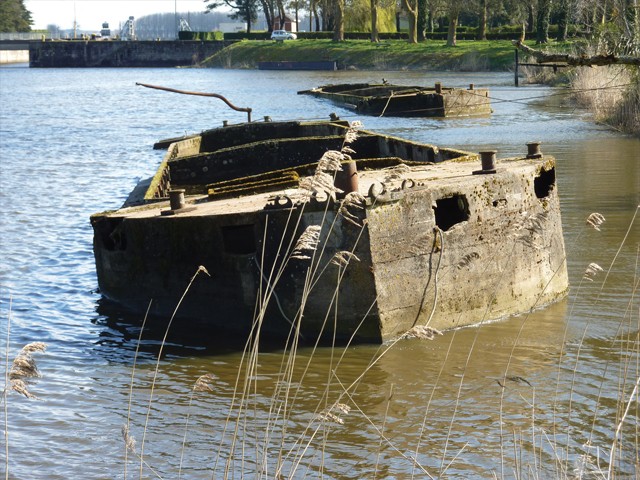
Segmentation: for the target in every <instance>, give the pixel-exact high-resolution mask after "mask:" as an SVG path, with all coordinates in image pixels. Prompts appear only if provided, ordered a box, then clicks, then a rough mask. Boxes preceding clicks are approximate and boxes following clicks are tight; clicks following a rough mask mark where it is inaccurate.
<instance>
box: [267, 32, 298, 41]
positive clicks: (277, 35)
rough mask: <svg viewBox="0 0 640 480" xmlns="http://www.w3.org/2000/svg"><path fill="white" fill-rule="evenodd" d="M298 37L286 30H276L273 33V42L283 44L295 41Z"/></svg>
mask: <svg viewBox="0 0 640 480" xmlns="http://www.w3.org/2000/svg"><path fill="white" fill-rule="evenodd" d="M296 38H298V36H297V35H296V34H295V33H291V32H287V31H286V30H274V31H273V32H271V40H275V41H277V42H282V41H284V40H295V39H296Z"/></svg>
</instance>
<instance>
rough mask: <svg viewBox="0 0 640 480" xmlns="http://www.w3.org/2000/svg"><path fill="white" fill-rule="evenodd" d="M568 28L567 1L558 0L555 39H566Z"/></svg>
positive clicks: (561, 40)
mask: <svg viewBox="0 0 640 480" xmlns="http://www.w3.org/2000/svg"><path fill="white" fill-rule="evenodd" d="M568 30H569V2H568V1H567V0H560V2H559V4H558V35H557V36H556V40H558V41H559V42H564V41H566V40H567V33H568Z"/></svg>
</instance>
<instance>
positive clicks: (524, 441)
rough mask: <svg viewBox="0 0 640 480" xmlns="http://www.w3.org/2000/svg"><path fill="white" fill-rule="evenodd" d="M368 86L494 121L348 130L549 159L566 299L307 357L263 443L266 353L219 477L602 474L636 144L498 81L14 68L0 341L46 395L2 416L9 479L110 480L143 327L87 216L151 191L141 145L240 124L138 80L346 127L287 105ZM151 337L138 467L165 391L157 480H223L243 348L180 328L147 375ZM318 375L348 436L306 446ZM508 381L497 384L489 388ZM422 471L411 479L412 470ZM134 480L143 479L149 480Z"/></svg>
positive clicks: (625, 354)
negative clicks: (460, 106)
mask: <svg viewBox="0 0 640 480" xmlns="http://www.w3.org/2000/svg"><path fill="white" fill-rule="evenodd" d="M382 77H384V78H386V79H387V80H389V81H390V82H392V83H413V84H423V85H427V84H432V83H434V82H435V81H442V82H443V83H444V84H445V85H452V86H465V85H467V84H468V83H475V84H476V85H477V86H478V87H489V88H490V89H491V95H492V97H493V105H494V110H495V112H494V114H493V115H492V116H491V117H490V118H462V119H447V120H435V119H387V118H373V117H365V118H358V119H360V120H362V121H363V122H364V124H365V127H367V128H369V129H372V130H379V131H384V132H388V133H391V134H394V135H398V136H404V137H408V138H412V139H415V140H420V141H426V142H429V143H434V144H437V145H443V146H451V147H459V148H462V149H467V150H475V151H477V150H480V149H483V148H495V149H497V150H498V151H499V153H498V157H501V156H508V155H515V154H518V155H521V154H523V153H525V152H526V147H525V143H526V142H528V141H532V140H540V141H542V142H543V144H542V149H543V152H544V153H546V154H552V155H555V156H556V157H557V159H558V166H557V174H558V184H559V189H560V196H561V205H562V214H563V222H564V232H565V239H566V244H567V253H568V266H569V271H570V279H571V283H572V289H571V293H570V295H569V297H568V298H567V299H566V300H564V301H562V302H560V303H558V304H556V305H553V306H551V307H549V308H546V309H543V310H540V311H538V312H535V313H534V314H532V315H530V316H526V317H525V316H522V317H516V318H512V319H509V320H506V321H502V322H497V323H492V324H488V325H485V326H483V327H482V328H468V329H462V330H458V331H456V332H448V333H445V335H443V336H441V337H438V338H437V339H436V340H434V341H418V340H416V341H404V342H400V343H398V344H397V345H395V346H394V347H393V348H390V349H388V350H386V353H385V354H384V355H382V356H381V357H379V359H378V361H377V362H375V363H374V364H373V365H371V366H370V368H369V369H368V370H367V367H368V366H369V365H370V362H371V360H372V359H373V358H374V357H375V356H376V355H379V354H380V352H381V351H379V350H378V348H377V347H375V346H358V347H353V348H349V349H347V350H346V351H345V352H344V358H343V359H342V360H341V362H340V363H339V364H337V361H338V360H337V359H338V357H339V356H340V355H342V353H343V351H342V349H338V350H335V351H332V350H331V349H326V348H325V349H320V350H318V351H315V352H313V351H312V350H311V349H302V350H301V351H300V352H299V353H300V355H299V357H298V358H297V360H296V364H295V366H294V368H293V380H292V381H294V382H297V383H295V385H297V386H299V390H295V392H297V396H296V398H295V401H294V400H292V399H291V398H290V399H289V402H288V404H289V405H294V406H293V408H292V410H291V413H290V417H289V418H288V421H287V423H286V425H287V429H286V431H284V432H283V430H282V428H281V425H282V423H281V422H277V424H276V426H275V427H273V438H272V439H271V440H270V441H266V440H264V432H265V431H267V420H268V418H269V408H270V407H271V406H282V404H281V403H278V402H277V401H275V402H274V401H271V398H272V397H273V396H274V395H275V394H276V387H277V386H278V385H281V383H279V382H278V379H280V378H281V376H280V372H281V371H282V368H281V362H282V359H283V356H282V352H281V351H279V350H267V351H265V352H263V353H262V354H261V355H260V357H259V368H258V371H257V372H255V374H254V375H253V376H252V379H253V380H254V384H253V388H252V390H251V394H250V395H249V397H248V398H247V399H246V401H247V402H248V404H249V405H250V408H249V409H248V410H246V415H247V416H246V422H245V417H242V418H241V420H242V421H241V422H240V423H239V424H238V426H237V428H238V434H237V436H236V437H237V439H238V443H237V445H235V458H234V460H233V461H231V462H229V472H230V473H229V477H230V478H242V477H243V476H246V477H247V478H255V476H256V475H255V472H256V470H257V469H256V466H255V464H256V463H260V462H261V461H262V460H261V457H260V454H261V452H262V451H263V448H262V446H263V445H267V444H268V445H269V450H268V453H267V460H266V461H265V462H264V463H265V465H267V466H268V470H267V473H266V474H265V477H274V475H275V465H276V462H277V453H278V452H279V451H282V452H284V453H283V455H285V454H286V453H288V455H285V457H284V465H285V468H284V470H283V474H284V475H285V476H289V475H292V476H293V477H295V478H302V477H303V476H305V475H307V476H308V477H309V478H320V477H322V478H361V477H363V476H364V477H367V478H373V477H374V473H375V475H376V476H377V478H407V477H408V476H409V475H410V474H411V473H412V472H414V473H415V475H416V476H417V477H422V476H424V474H423V471H422V470H421V469H424V470H426V471H427V472H429V474H431V475H433V476H437V475H438V474H439V473H440V472H442V471H443V470H445V469H446V473H445V475H446V476H448V477H450V478H470V477H478V478H488V477H491V476H492V475H493V474H494V473H495V475H497V476H498V477H505V478H514V477H522V476H527V475H529V474H530V472H537V473H538V474H539V476H540V477H541V478H549V477H558V476H562V475H564V474H566V475H567V476H572V475H576V476H580V475H585V476H586V474H587V473H588V472H593V471H596V470H598V468H602V469H605V470H606V468H607V467H608V459H609V453H610V449H611V445H612V443H613V438H614V432H615V428H616V426H617V424H618V423H619V422H620V419H621V416H622V414H623V413H624V407H625V406H626V402H627V401H628V399H629V395H630V394H631V391H632V389H633V384H634V382H635V381H636V379H637V378H638V375H639V373H640V367H639V362H640V360H639V354H638V351H639V349H640V347H639V341H638V335H639V331H640V326H639V322H640V318H639V316H638V292H637V286H638V274H639V271H638V266H637V265H638V263H637V262H638V248H639V243H640V227H639V226H638V225H639V222H640V220H639V219H637V218H636V220H635V223H632V218H633V216H634V213H635V211H636V207H637V205H638V203H639V201H640V198H639V192H640V153H639V152H640V140H638V139H634V138H630V137H627V136H624V135H622V134H618V133H615V132H612V131H610V130H607V129H605V128H603V127H601V126H598V125H596V124H594V123H592V122H591V121H590V119H589V117H588V115H587V114H586V113H584V112H582V111H579V110H575V109H573V108H571V107H570V106H568V105H566V104H565V102H564V101H563V99H564V96H563V95H556V94H557V93H558V91H556V90H552V89H549V88H547V87H525V88H520V89H515V88H514V87H512V86H511V85H512V77H511V75H510V74H496V73H490V74H462V75H461V74H453V73H407V72H267V71H232V70H206V69H205V70H198V69H153V70H151V69H130V70H127V69H96V70H31V69H28V68H20V67H13V68H2V69H0V94H1V101H0V105H1V106H0V114H1V116H0V141H1V157H0V227H1V229H0V302H1V303H0V325H1V327H0V335H1V337H2V338H3V339H6V338H7V324H8V319H9V318H10V320H11V322H10V324H11V331H10V352H9V355H10V357H11V358H13V357H14V356H15V354H16V353H17V351H18V350H19V348H21V347H22V346H23V345H25V344H26V343H28V342H32V341H43V342H46V343H47V345H48V349H47V351H46V353H44V354H37V355H36V360H37V362H38V366H39V369H40V371H41V373H42V378H39V379H37V380H36V381H35V382H33V383H32V384H30V390H31V392H32V393H34V394H35V395H37V396H38V397H39V399H37V400H35V399H26V398H24V397H21V396H19V395H18V394H16V393H11V394H10V395H9V397H8V405H7V410H8V417H7V426H8V431H9V466H10V472H11V473H10V476H11V478H14V479H58V478H59V479H68V478H90V479H104V478H123V475H124V465H125V460H124V448H123V440H122V437H121V427H122V425H123V424H124V423H125V422H126V419H127V415H128V410H129V394H130V384H131V374H132V367H133V364H134V358H135V356H136V347H137V345H138V342H137V339H138V335H139V331H140V321H141V319H140V318H131V317H130V316H126V315H124V314H123V313H122V312H118V311H117V310H116V311H114V310H113V309H107V308H105V307H104V306H102V305H101V302H100V295H99V294H98V293H97V292H96V288H97V282H96V276H95V270H94V263H93V254H92V246H91V242H92V231H91V228H90V224H89V216H90V215H91V214H92V213H95V212H98V211H102V210H107V209H113V208H117V207H119V206H120V205H121V203H122V202H123V200H124V199H125V198H126V195H127V194H128V193H129V191H130V190H131V189H132V188H133V186H134V185H135V184H136V182H137V181H138V180H139V179H141V178H146V177H148V176H150V175H151V174H152V173H153V172H154V171H155V169H156V167H157V165H158V164H159V162H160V159H161V156H162V152H155V151H153V150H152V149H151V145H152V144H153V142H154V141H156V140H158V139H160V138H166V137H172V136H176V135H179V134H182V133H185V132H194V131H199V130H201V129H204V128H210V127H212V126H215V125H220V124H221V123H222V121H223V120H225V119H227V120H229V121H233V122H237V121H242V120H244V119H245V114H243V113H238V112H232V111H230V110H228V109H226V107H224V105H223V104H222V103H221V102H219V101H218V100H215V99H210V98H202V97H185V96H181V95H176V94H170V93H166V92H158V91H152V90H147V89H143V88H142V87H137V86H135V82H142V83H151V84H159V85H164V86H169V87H173V88H178V89H185V90H192V91H209V92H216V93H219V94H222V95H225V96H227V98H229V99H230V101H231V102H233V103H234V104H236V105H238V106H249V107H251V108H253V118H254V119H257V118H260V117H262V116H263V115H270V116H271V117H272V118H274V119H275V120H279V119H291V118H302V117H304V118H327V117H328V115H329V113H330V112H337V113H338V114H339V115H341V116H342V117H343V118H352V119H355V118H356V117H354V116H353V115H352V114H351V113H350V112H348V111H346V110H343V109H341V108H339V107H336V106H331V105H329V104H327V103H325V102H324V101H321V100H318V99H314V98H311V97H306V96H297V95H296V92H297V91H298V90H303V89H308V88H311V87H314V86H317V85H321V84H325V83H332V82H333V83H338V82H347V81H348V82H350V81H354V82H355V81H378V80H380V79H381V78H382ZM560 93H562V92H560ZM592 212H600V213H602V214H603V215H604V216H605V217H606V222H605V223H604V224H603V225H602V231H600V232H597V231H595V230H593V229H590V228H587V227H585V219H586V217H587V216H588V215H589V214H590V213H592ZM630 225H631V227H630ZM627 233H628V236H627V237H626V239H625V235H626V234H627ZM623 239H624V243H623ZM618 250H619V251H618ZM591 262H596V263H598V264H599V265H601V266H602V267H603V268H604V269H605V270H608V269H609V267H611V271H610V272H609V274H608V276H607V277H606V283H604V284H603V283H602V282H603V279H604V278H605V274H606V273H607V272H606V271H605V272H601V274H600V275H599V276H598V277H596V279H595V281H594V282H587V281H583V280H582V274H583V272H584V270H585V268H586V266H587V265H588V264H589V263H591ZM163 335H164V327H163V326H156V327H153V328H150V329H148V330H147V329H145V331H144V333H143V337H142V342H141V344H140V347H139V353H138V355H137V363H136V370H135V371H136V374H135V381H134V385H133V389H132V395H131V398H132V403H131V413H130V418H131V433H132V435H133V436H134V437H135V438H136V440H137V451H138V452H140V446H141V443H142V437H143V429H144V424H145V417H146V415H147V407H148V404H149V396H150V393H151V384H152V382H153V378H154V376H157V378H156V381H155V389H154V392H153V401H152V402H151V407H150V414H149V420H148V427H147V432H146V436H145V443H144V459H145V461H146V462H148V464H149V465H151V467H153V469H154V470H155V471H156V472H157V475H158V476H160V477H162V478H177V477H178V471H179V470H180V468H181V469H182V475H183V476H184V477H185V478H195V479H200V478H212V471H213V468H214V466H215V465H216V461H217V462H218V463H217V466H216V470H215V473H214V474H213V478H222V477H223V476H224V471H225V466H226V462H227V459H228V457H229V452H230V451H231V449H232V445H231V437H232V436H233V435H232V434H231V433H229V432H232V431H233V430H234V429H235V428H236V424H235V423H234V422H233V421H232V422H231V423H229V424H226V418H227V415H228V412H229V407H230V405H231V404H232V398H233V391H234V386H235V384H236V377H237V372H238V365H239V363H240V361H241V352H240V351H239V350H238V348H237V346H238V345H241V340H240V339H238V340H237V341H236V342H228V341H220V339H217V338H215V335H213V336H210V335H207V334H205V333H204V332H193V331H188V332H181V331H180V329H179V326H177V327H176V326H174V327H172V330H171V331H170V332H169V337H168V339H167V343H166V347H165V350H164V355H163V358H162V361H161V362H160V363H159V366H158V370H157V374H156V355H157V353H158V349H159V345H160V344H161V342H162V338H163ZM2 344H3V345H4V344H5V342H2ZM234 344H235V345H234ZM3 350H4V349H3ZM3 357H4V355H3ZM309 359H312V361H311V362H310V363H309V365H308V368H307V361H308V360H309ZM331 370H335V377H333V378H332V380H331V384H330V388H329V392H330V394H329V400H328V401H329V403H331V402H334V401H335V400H337V399H338V398H339V395H340V393H341V392H343V390H342V387H341V385H342V386H344V387H345V388H346V387H347V386H349V385H351V384H352V383H354V382H355V383H354V387H353V388H351V389H349V394H350V395H351V397H348V396H344V395H343V396H342V397H340V401H341V402H342V403H345V404H348V405H350V406H351V411H350V412H348V413H340V417H341V418H342V419H343V421H344V424H342V425H341V424H338V423H335V422H334V423H331V422H330V423H328V424H327V428H320V429H316V427H317V425H318V421H317V420H315V415H316V414H317V412H318V411H319V410H322V409H323V408H325V406H326V402H325V401H324V400H322V399H323V398H324V395H325V385H326V383H327V378H328V377H329V372H330V371H331ZM365 371H366V373H365V374H364V375H363V376H361V374H362V373H363V372H365ZM505 371H507V372H508V373H507V376H508V377H510V379H509V380H506V384H505V385H504V388H503V387H502V386H501V384H502V383H503V382H505V380H504V376H505ZM207 373H212V374H214V375H215V379H214V380H213V383H212V387H213V391H212V392H193V386H194V383H195V382H196V380H197V379H198V377H199V376H201V375H203V374H207ZM303 375H304V377H303ZM291 395H292V396H293V391H292V393H291ZM636 398H637V397H636ZM238 401H239V400H238V399H236V401H235V405H237V402H238ZM234 412H236V413H235V414H234V415H232V417H231V418H232V420H233V419H234V418H235V417H236V415H237V408H236V409H235V410H234ZM274 415H275V414H272V418H273V416H274ZM187 417H188V428H187V435H186V441H185V446H184V448H183V440H184V439H185V437H184V432H185V423H186V422H187ZM3 419H4V416H3ZM637 419H638V403H637V402H635V403H632V406H631V408H630V410H629V412H628V413H627V416H626V417H625V422H624V423H623V427H622V429H621V433H620V436H619V437H618V439H619V440H621V442H620V443H619V445H617V452H620V453H619V454H616V458H617V460H616V464H615V465H616V469H617V471H618V473H621V474H627V475H633V474H637V473H638V472H637V470H635V468H637V467H634V464H635V465H637V461H638V460H637V450H638V442H637V438H638V431H637V424H638V420H637ZM225 425H227V427H226V429H227V430H226V431H225ZM308 425H311V426H312V428H311V430H306V431H305V428H306V427H307V426H308ZM381 432H383V433H384V439H383V440H381V434H380V433H381ZM281 437H283V438H284V440H282V442H283V445H284V446H283V447H281V446H280V443H279V442H280V440H281ZM243 441H244V443H243ZM2 442H3V444H4V439H2ZM296 445H297V446H298V447H299V448H294V446H296ZM0 450H1V452H2V453H0V456H1V458H2V465H3V467H2V468H4V464H5V461H4V455H5V453H4V452H5V449H4V448H2V449H0ZM416 452H417V464H419V466H416V465H414V463H413V462H412V461H411V460H410V459H411V458H413V457H414V456H416ZM132 459H133V460H132ZM138 465H139V460H136V459H135V458H134V457H133V456H132V455H130V456H129V462H128V476H129V477H131V478H138V477H139V474H138V468H139V467H138ZM598 465H599V466H598ZM294 469H295V471H294ZM142 476H143V478H157V476H156V475H155V474H153V473H152V471H151V470H149V469H146V468H145V470H144V473H143V475H142Z"/></svg>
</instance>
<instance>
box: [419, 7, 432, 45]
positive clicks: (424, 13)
mask: <svg viewBox="0 0 640 480" xmlns="http://www.w3.org/2000/svg"><path fill="white" fill-rule="evenodd" d="M428 15H429V1H428V0H418V24H417V28H418V41H419V42H424V41H425V40H426V39H427V37H426V36H425V32H426V31H427V17H428Z"/></svg>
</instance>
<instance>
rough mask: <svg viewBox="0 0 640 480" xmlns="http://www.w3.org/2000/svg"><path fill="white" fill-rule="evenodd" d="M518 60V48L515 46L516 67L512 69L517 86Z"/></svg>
mask: <svg viewBox="0 0 640 480" xmlns="http://www.w3.org/2000/svg"><path fill="white" fill-rule="evenodd" d="M519 64H520V62H519V61H518V49H517V48H516V68H515V69H514V80H515V82H516V87H518V86H519V85H518V65H519Z"/></svg>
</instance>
